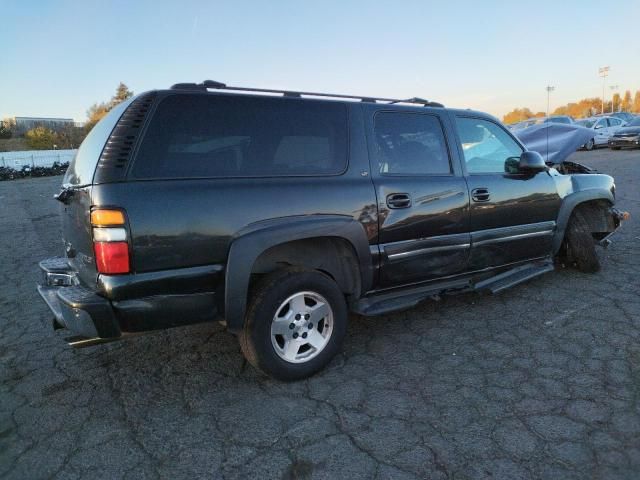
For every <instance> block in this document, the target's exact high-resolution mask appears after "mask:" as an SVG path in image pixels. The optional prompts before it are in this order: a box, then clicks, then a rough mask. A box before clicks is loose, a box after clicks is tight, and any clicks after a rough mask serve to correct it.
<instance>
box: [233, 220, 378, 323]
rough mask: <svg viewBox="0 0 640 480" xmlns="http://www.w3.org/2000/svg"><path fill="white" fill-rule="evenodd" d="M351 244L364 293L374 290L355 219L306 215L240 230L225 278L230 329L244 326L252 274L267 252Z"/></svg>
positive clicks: (368, 257) (368, 256) (368, 255)
mask: <svg viewBox="0 0 640 480" xmlns="http://www.w3.org/2000/svg"><path fill="white" fill-rule="evenodd" d="M317 237H321V238H329V237H332V238H340V239H344V240H346V241H348V242H349V243H350V244H351V246H352V247H353V250H354V252H355V254H356V256H357V261H358V266H359V267H360V277H361V278H360V281H361V292H366V291H367V290H369V289H370V288H371V286H372V282H373V265H372V257H371V252H370V249H369V240H368V239H367V235H366V233H365V230H364V228H363V226H362V224H360V223H359V222H358V221H356V220H354V219H353V217H350V216H343V215H305V216H296V217H284V218H277V219H272V220H266V221H264V222H258V223H254V224H251V225H248V226H247V227H245V228H243V229H242V230H240V231H239V232H238V233H237V234H236V235H235V236H234V240H233V241H232V243H231V248H230V250H229V257H228V261H227V267H226V273H227V274H226V275H225V293H224V312H225V313H224V316H225V319H226V321H227V328H228V329H229V330H230V331H232V332H238V331H240V330H241V329H242V326H243V324H244V316H245V313H246V308H247V294H248V291H249V281H250V277H251V270H252V268H253V265H254V263H255V261H256V259H257V258H258V257H259V256H260V254H261V253H262V252H264V251H265V250H267V249H269V248H271V247H275V246H276V245H280V244H283V243H286V242H291V241H294V240H304V239H309V238H317Z"/></svg>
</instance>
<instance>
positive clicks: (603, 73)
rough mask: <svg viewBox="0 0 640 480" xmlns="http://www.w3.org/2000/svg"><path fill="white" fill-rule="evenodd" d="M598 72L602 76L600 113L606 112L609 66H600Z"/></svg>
mask: <svg viewBox="0 0 640 480" xmlns="http://www.w3.org/2000/svg"><path fill="white" fill-rule="evenodd" d="M598 74H599V75H600V76H601V77H602V111H601V112H600V113H602V114H604V84H605V82H606V81H607V76H608V75H609V67H608V66H607V67H600V68H599V69H598Z"/></svg>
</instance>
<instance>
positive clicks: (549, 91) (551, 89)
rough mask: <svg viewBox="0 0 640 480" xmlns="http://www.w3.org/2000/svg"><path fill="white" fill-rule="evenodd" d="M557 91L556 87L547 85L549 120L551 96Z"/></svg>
mask: <svg viewBox="0 0 640 480" xmlns="http://www.w3.org/2000/svg"><path fill="white" fill-rule="evenodd" d="M555 89H556V87H552V86H551V85H547V118H549V97H550V96H551V92H553V91H554V90H555Z"/></svg>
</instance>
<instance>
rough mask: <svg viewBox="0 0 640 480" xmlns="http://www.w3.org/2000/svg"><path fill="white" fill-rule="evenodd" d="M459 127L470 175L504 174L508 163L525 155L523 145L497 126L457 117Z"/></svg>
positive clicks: (487, 122) (485, 121) (475, 119)
mask: <svg viewBox="0 0 640 480" xmlns="http://www.w3.org/2000/svg"><path fill="white" fill-rule="evenodd" d="M456 127H457V129H458V135H459V136H460V142H461V143H462V151H463V152H464V161H465V163H466V164H467V171H468V172H469V173H504V172H505V162H506V160H507V159H508V158H513V157H516V158H519V157H520V154H521V153H522V148H521V147H520V145H518V144H517V143H516V141H515V140H514V139H513V138H511V136H510V135H509V134H508V133H507V132H506V131H505V130H504V129H503V128H502V127H500V126H498V125H496V124H495V123H493V122H490V121H487V120H480V119H477V118H465V117H456Z"/></svg>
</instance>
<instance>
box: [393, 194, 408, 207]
mask: <svg viewBox="0 0 640 480" xmlns="http://www.w3.org/2000/svg"><path fill="white" fill-rule="evenodd" d="M410 206H411V197H410V196H409V194H408V193H390V194H389V195H387V207H389V208H409V207H410Z"/></svg>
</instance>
